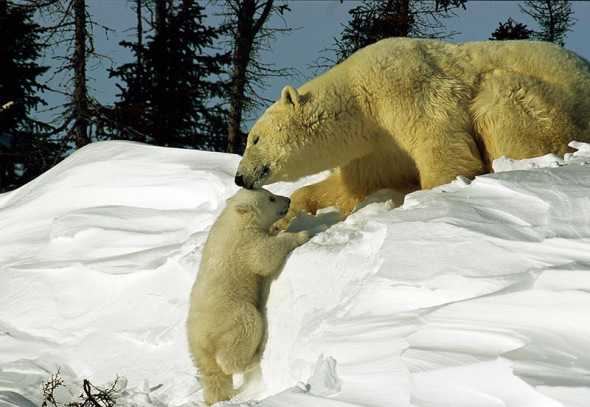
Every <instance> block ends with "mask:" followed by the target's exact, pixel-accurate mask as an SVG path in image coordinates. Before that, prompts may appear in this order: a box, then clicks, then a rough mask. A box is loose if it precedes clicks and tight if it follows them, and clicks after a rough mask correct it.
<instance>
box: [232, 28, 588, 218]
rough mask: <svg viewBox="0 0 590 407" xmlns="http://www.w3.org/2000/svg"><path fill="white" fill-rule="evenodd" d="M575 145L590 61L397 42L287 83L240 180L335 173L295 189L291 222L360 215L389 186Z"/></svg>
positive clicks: (547, 51) (559, 53)
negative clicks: (335, 211)
mask: <svg viewBox="0 0 590 407" xmlns="http://www.w3.org/2000/svg"><path fill="white" fill-rule="evenodd" d="M255 139H258V142H257V143H256V144H254V143H253V141H254V140H255ZM571 140H581V141H590V65H589V64H588V62H587V61H585V60H584V59H582V58H580V57H579V56H577V55H575V54H574V53H573V52H571V51H568V50H565V49H563V48H561V47H559V46H556V45H553V44H550V43H546V42H535V41H487V42H472V43H465V44H451V43H446V42H442V41H437V40H418V39H409V38H392V39H386V40H382V41H380V42H378V43H376V44H373V45H370V46H368V47H366V48H363V49H361V50H359V51H358V52H356V53H355V54H353V55H352V56H351V57H350V58H348V59H347V60H345V61H344V62H342V63H341V64H339V65H337V66H335V67H333V68H332V69H330V70H329V71H327V72H326V73H324V74H323V75H321V76H318V77H317V78H315V79H313V80H311V81H309V82H307V83H305V84H304V85H303V86H301V87H300V88H299V89H295V88H293V87H290V86H289V87H285V89H283V92H282V93H281V99H280V100H279V101H277V102H276V103H275V104H273V105H272V106H271V107H269V108H268V110H267V111H266V112H265V113H264V114H263V115H262V116H261V117H260V119H259V120H258V121H257V122H256V123H255V124H254V126H253V127H252V129H251V131H250V134H249V137H248V145H247V148H246V152H245V154H244V157H243V159H242V161H241V162H240V165H239V168H238V173H239V174H241V175H242V176H243V179H244V181H245V185H246V186H248V187H254V188H256V187H259V186H261V185H266V184H269V183H273V182H276V181H285V180H295V179H297V178H300V177H302V176H305V175H310V174H313V173H316V172H319V171H323V170H326V169H335V170H334V171H333V174H332V176H330V177H329V178H328V179H326V180H325V181H322V182H320V183H318V184H314V185H310V186H307V187H304V188H302V189H300V190H298V191H296V192H295V193H294V194H293V196H292V199H293V205H292V210H291V211H290V212H289V216H288V218H289V217H292V216H293V215H295V214H296V213H297V212H298V211H307V212H311V213H315V211H316V210H318V209H320V208H323V207H327V206H338V207H339V208H340V209H341V211H342V212H343V213H349V212H350V211H352V209H353V208H354V207H355V206H356V204H358V203H359V202H360V201H362V200H363V199H364V198H365V197H366V196H368V195H369V194H371V193H372V192H374V191H377V190H379V189H383V188H388V189H393V190H396V191H399V192H400V193H407V192H410V191H413V190H416V189H420V188H432V187H435V186H438V185H441V184H445V183H448V182H450V181H452V180H453V179H454V178H455V177H456V176H459V175H463V176H466V177H473V176H475V175H479V174H482V173H485V172H489V171H491V162H492V161H493V160H494V159H496V158H499V157H501V156H503V155H504V156H508V157H511V158H514V159H523V158H527V157H532V156H539V155H543V154H547V153H554V154H559V155H563V154H564V153H566V152H567V151H568V147H567V145H568V142H569V141H571ZM265 167H266V168H267V169H268V170H265V171H262V168H265Z"/></svg>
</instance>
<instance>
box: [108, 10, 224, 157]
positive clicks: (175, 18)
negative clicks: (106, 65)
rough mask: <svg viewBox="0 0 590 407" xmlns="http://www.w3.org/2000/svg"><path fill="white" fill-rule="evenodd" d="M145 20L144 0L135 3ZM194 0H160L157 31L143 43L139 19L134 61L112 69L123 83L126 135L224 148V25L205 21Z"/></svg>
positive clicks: (119, 108)
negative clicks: (219, 49) (219, 47)
mask: <svg viewBox="0 0 590 407" xmlns="http://www.w3.org/2000/svg"><path fill="white" fill-rule="evenodd" d="M135 7H136V11H137V16H138V21H141V18H142V17H141V2H139V1H136V4H135ZM205 18H206V16H205V14H204V7H202V6H201V5H199V4H198V3H197V2H195V1H193V0H182V1H180V2H170V1H168V0H156V2H155V21H154V24H153V28H154V31H153V34H152V35H151V36H150V37H149V39H148V42H147V43H146V44H145V45H143V39H142V33H141V31H142V29H141V28H140V26H139V23H138V36H137V41H136V42H135V43H131V42H123V43H121V45H122V46H125V47H129V48H131V49H132V51H133V53H134V55H135V61H134V62H132V63H127V64H124V65H122V66H120V67H118V68H117V69H115V70H113V71H112V72H111V76H113V77H117V78H119V79H120V80H121V82H122V84H121V86H120V87H119V88H120V90H121V93H120V95H119V101H118V102H117V104H116V106H115V109H113V111H112V112H111V117H113V115H114V122H115V123H116V125H115V127H116V129H117V130H116V131H117V132H118V134H119V135H121V136H122V137H125V138H131V139H134V140H140V141H144V142H148V143H152V144H157V145H162V146H172V147H191V148H200V149H207V150H223V149H224V144H225V131H226V123H225V118H226V116H227V111H226V110H225V108H224V107H223V103H224V97H225V95H226V92H227V83H226V82H223V81H222V79H221V75H222V74H223V73H224V72H225V66H226V64H227V63H228V62H229V54H227V53H226V54H220V53H213V52H212V51H211V50H212V47H213V46H214V45H215V42H216V40H217V39H218V38H219V36H220V34H221V33H220V29H218V28H214V27H210V26H207V25H206V24H205V22H204V20H205Z"/></svg>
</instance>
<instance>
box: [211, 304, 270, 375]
mask: <svg viewBox="0 0 590 407" xmlns="http://www.w3.org/2000/svg"><path fill="white" fill-rule="evenodd" d="M230 319H231V320H232V322H233V323H232V325H231V328H230V329H229V330H228V331H226V332H224V333H223V334H222V335H221V336H220V337H219V339H218V341H217V350H216V353H215V359H216V361H217V364H218V365H219V367H220V368H221V370H222V371H223V372H224V373H226V374H230V375H231V374H234V373H241V372H244V371H246V370H247V369H248V368H250V367H251V365H252V364H253V363H254V361H255V358H256V354H257V350H258V347H259V346H260V342H261V341H262V337H263V333H264V323H263V320H262V316H261V315H260V312H259V311H258V309H257V308H256V307H255V306H254V305H252V304H249V303H244V304H241V305H240V306H239V307H238V308H237V309H236V310H235V311H234V312H233V315H231V316H230Z"/></svg>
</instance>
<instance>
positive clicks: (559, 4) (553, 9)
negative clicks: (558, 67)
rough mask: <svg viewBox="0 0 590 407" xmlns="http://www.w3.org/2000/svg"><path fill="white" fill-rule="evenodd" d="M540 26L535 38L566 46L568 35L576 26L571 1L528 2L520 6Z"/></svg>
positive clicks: (536, 0)
mask: <svg viewBox="0 0 590 407" xmlns="http://www.w3.org/2000/svg"><path fill="white" fill-rule="evenodd" d="M520 9H521V11H522V12H523V13H525V14H527V15H529V16H531V17H532V18H533V19H534V20H535V21H536V22H537V24H539V26H540V28H541V29H540V30H539V31H535V33H534V35H533V38H535V39H538V40H541V41H549V42H553V43H555V44H558V45H561V46H564V45H565V38H566V36H567V33H568V32H569V31H571V29H572V27H573V26H574V12H573V10H572V6H571V2H570V1H569V0H527V1H525V2H524V5H523V6H520Z"/></svg>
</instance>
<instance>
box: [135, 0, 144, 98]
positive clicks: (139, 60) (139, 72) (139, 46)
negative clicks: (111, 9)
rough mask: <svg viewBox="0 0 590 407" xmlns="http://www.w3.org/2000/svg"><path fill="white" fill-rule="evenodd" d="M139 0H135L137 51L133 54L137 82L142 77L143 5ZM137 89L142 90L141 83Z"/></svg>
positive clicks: (140, 81)
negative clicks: (135, 59)
mask: <svg viewBox="0 0 590 407" xmlns="http://www.w3.org/2000/svg"><path fill="white" fill-rule="evenodd" d="M141 1H142V0H136V6H137V9H136V10H135V13H136V17H137V52H136V54H135V57H136V58H137V72H136V73H135V74H136V75H137V78H136V79H137V83H138V84H141V83H142V79H143V61H142V57H143V55H142V52H143V20H142V16H141V8H142V7H143V5H142V3H141ZM137 91H138V92H141V91H142V89H141V85H140V86H139V89H137Z"/></svg>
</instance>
